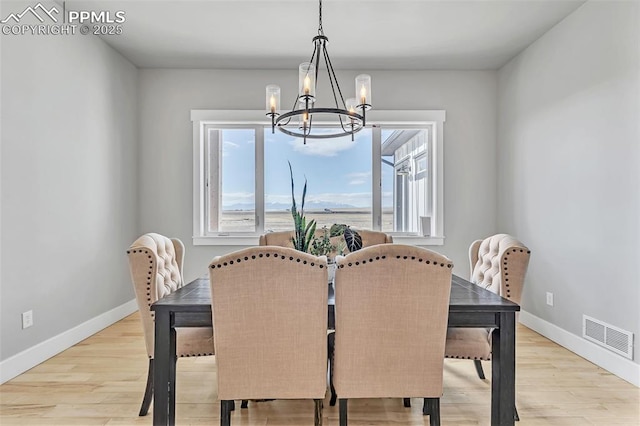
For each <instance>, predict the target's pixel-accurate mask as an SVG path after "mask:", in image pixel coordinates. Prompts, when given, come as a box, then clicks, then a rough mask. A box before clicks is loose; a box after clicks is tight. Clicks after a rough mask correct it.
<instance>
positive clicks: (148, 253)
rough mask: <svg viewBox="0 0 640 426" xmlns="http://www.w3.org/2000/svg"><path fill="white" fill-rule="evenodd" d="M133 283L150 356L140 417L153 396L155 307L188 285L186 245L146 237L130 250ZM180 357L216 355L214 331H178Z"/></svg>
mask: <svg viewBox="0 0 640 426" xmlns="http://www.w3.org/2000/svg"><path fill="white" fill-rule="evenodd" d="M127 255H128V257H129V269H130V271H131V280H132V282H133V287H134V289H135V292H136V300H137V302H138V309H139V310H140V319H141V321H142V329H143V331H144V340H145V344H146V347H147V355H148V356H149V372H148V375H147V387H146V390H145V394H144V398H143V400H142V406H141V407H140V415H141V416H145V415H146V414H147V412H148V410H149V405H150V404H151V398H152V396H153V350H154V335H155V330H154V313H153V312H152V311H151V310H150V307H151V305H152V304H153V303H154V302H155V301H156V300H158V299H160V298H162V297H164V296H166V295H168V294H170V293H172V292H174V291H176V290H177V289H179V288H180V287H182V286H183V285H184V280H183V278H182V264H183V259H184V245H183V244H182V242H181V241H180V240H178V239H176V238H173V239H169V238H167V237H164V236H162V235H160V234H154V233H150V234H145V235H142V236H141V237H140V238H138V239H137V240H135V241H134V242H133V244H131V246H130V247H129V249H128V250H127ZM176 354H177V356H179V357H185V356H204V355H213V332H212V328H211V327H199V328H177V329H176Z"/></svg>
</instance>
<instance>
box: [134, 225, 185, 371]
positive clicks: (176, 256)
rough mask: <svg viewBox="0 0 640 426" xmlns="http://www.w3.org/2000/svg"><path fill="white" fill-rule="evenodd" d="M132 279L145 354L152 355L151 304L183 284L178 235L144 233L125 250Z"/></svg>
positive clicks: (180, 242) (182, 248) (180, 244)
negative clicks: (169, 236) (172, 236)
mask: <svg viewBox="0 0 640 426" xmlns="http://www.w3.org/2000/svg"><path fill="white" fill-rule="evenodd" d="M127 255H128V257H129V270H130V272H131V281H132V282H133V288H134V289H135V293H136V301H137V302H138V309H139V310H140V319H141V320H142V328H143V330H144V340H145V344H146V347H147V355H149V357H150V358H153V346H154V333H155V332H154V320H153V312H151V310H150V308H151V305H152V304H153V303H154V302H155V301H156V300H158V299H160V298H162V297H164V296H166V295H167V294H169V293H173V292H174V291H176V290H177V289H179V288H180V287H182V286H183V284H184V280H183V278H182V266H183V259H184V244H182V241H180V240H179V239H177V238H167V237H165V236H163V235H160V234H155V233H149V234H144V235H142V236H141V237H140V238H138V239H137V240H135V241H134V242H133V244H131V246H130V247H129V249H128V250H127Z"/></svg>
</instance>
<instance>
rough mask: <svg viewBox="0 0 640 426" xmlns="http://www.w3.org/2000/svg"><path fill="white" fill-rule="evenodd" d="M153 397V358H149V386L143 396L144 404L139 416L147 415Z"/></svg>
mask: <svg viewBox="0 0 640 426" xmlns="http://www.w3.org/2000/svg"><path fill="white" fill-rule="evenodd" d="M152 397H153V359H150V360H149V372H148V373H147V388H146V389H145V390H144V397H143V398H142V406H141V407H140V413H139V414H138V415H139V416H146V415H147V413H148V412H149V407H150V406H151V398H152Z"/></svg>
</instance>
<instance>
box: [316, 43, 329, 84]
mask: <svg viewBox="0 0 640 426" xmlns="http://www.w3.org/2000/svg"><path fill="white" fill-rule="evenodd" d="M324 43H325V42H324V40H322V39H319V40H318V41H316V42H315V46H316V47H314V49H313V53H315V54H316V81H315V85H316V90H317V89H318V72H319V71H320V51H326V46H325V44H324ZM318 46H319V47H320V48H318ZM323 48H324V49H323Z"/></svg>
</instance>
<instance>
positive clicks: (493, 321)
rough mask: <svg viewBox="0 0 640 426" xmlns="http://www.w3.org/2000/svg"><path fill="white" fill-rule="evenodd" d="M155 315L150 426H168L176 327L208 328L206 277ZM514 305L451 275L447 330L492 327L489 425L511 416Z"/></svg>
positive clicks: (164, 302)
mask: <svg viewBox="0 0 640 426" xmlns="http://www.w3.org/2000/svg"><path fill="white" fill-rule="evenodd" d="M327 287H328V304H327V309H328V324H327V327H328V329H329V330H331V329H333V328H334V324H335V309H334V308H335V287H334V284H330V285H328V286H327ZM151 310H152V311H153V312H154V314H155V343H154V345H155V352H154V354H155V358H154V368H153V424H154V425H174V424H175V406H176V394H175V393H176V391H175V389H176V361H177V358H176V332H175V328H176V327H211V325H212V313H211V288H210V283H209V278H208V277H204V278H197V279H195V280H193V281H192V282H190V283H189V284H186V285H184V286H183V287H181V288H180V289H178V290H176V291H175V292H173V293H171V294H169V295H167V296H165V297H163V298H161V299H159V300H158V301H156V302H155V303H154V304H153V305H152V306H151ZM519 310H520V306H519V305H518V304H516V303H514V302H512V301H510V300H508V299H505V298H503V297H501V296H499V295H497V294H495V293H493V292H491V291H489V290H486V289H484V288H482V287H480V286H478V285H476V284H474V283H471V282H469V281H467V280H465V279H464V278H461V277H459V276H457V275H453V276H452V280H451V296H450V299H449V320H448V321H449V322H448V326H449V327H481V328H493V329H494V330H493V333H492V338H491V351H492V358H491V425H492V426H498V425H513V424H514V421H515V420H514V413H515V372H516V362H515V336H516V326H515V325H516V312H517V311H519Z"/></svg>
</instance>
